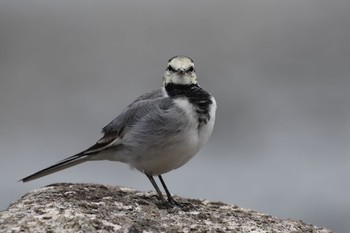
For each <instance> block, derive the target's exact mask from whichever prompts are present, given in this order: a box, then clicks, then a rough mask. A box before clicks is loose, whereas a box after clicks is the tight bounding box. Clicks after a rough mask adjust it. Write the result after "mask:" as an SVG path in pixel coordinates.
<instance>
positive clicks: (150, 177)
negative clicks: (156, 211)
mask: <svg viewBox="0 0 350 233" xmlns="http://www.w3.org/2000/svg"><path fill="white" fill-rule="evenodd" d="M145 175H146V176H147V177H148V179H149V180H150V181H151V183H152V185H153V187H154V188H155V190H156V191H157V193H158V196H159V198H160V199H161V200H162V202H164V204H166V205H167V206H168V207H173V204H172V203H170V202H167V201H166V200H165V198H164V197H163V194H162V192H161V191H160V189H159V188H158V185H157V183H156V181H155V180H154V178H153V176H150V175H148V174H145ZM166 192H167V194H168V192H169V191H168V190H166Z"/></svg>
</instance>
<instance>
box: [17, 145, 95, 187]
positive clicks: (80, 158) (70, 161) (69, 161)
mask: <svg viewBox="0 0 350 233" xmlns="http://www.w3.org/2000/svg"><path fill="white" fill-rule="evenodd" d="M84 152H85V151H83V152H81V153H79V154H76V155H73V156H71V157H68V158H66V159H64V160H61V161H59V162H58V163H56V164H54V165H52V166H50V167H48V168H45V169H43V170H41V171H38V172H36V173H34V174H32V175H30V176H27V177H25V178H23V179H21V180H19V181H22V182H27V181H31V180H35V179H38V178H40V177H43V176H46V175H49V174H51V173H54V172H58V171H61V170H63V169H66V168H69V167H72V166H74V165H77V164H79V163H83V162H86V161H87V160H89V159H88V157H89V156H88V155H86V154H85V153H84Z"/></svg>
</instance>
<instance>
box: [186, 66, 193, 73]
mask: <svg viewBox="0 0 350 233" xmlns="http://www.w3.org/2000/svg"><path fill="white" fill-rule="evenodd" d="M186 71H187V72H193V71H194V68H193V66H191V67H190V68H188V69H187V70H186Z"/></svg>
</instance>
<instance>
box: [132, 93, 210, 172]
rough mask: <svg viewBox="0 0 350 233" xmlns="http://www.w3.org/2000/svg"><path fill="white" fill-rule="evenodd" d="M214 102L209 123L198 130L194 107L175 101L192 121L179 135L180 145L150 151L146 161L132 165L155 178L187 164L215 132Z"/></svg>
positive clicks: (135, 162)
mask: <svg viewBox="0 0 350 233" xmlns="http://www.w3.org/2000/svg"><path fill="white" fill-rule="evenodd" d="M212 101H213V104H212V105H211V109H210V119H209V121H208V122H207V124H203V125H202V126H201V127H200V128H198V119H197V116H195V115H194V114H193V111H192V110H191V108H192V105H191V104H190V103H189V102H188V101H187V100H175V102H176V104H177V105H178V106H180V107H181V108H183V109H184V110H185V111H186V114H187V117H189V119H190V121H189V125H188V126H189V127H188V130H186V131H185V132H183V133H182V134H180V135H179V138H181V139H180V140H179V143H176V144H173V145H171V146H169V147H167V148H163V149H162V150H159V148H155V151H152V150H151V151H148V152H147V155H145V154H144V155H143V156H142V157H143V158H144V159H139V160H137V161H134V162H133V164H131V165H132V166H133V167H135V168H136V169H138V170H140V171H141V172H145V173H147V174H150V175H154V176H155V175H160V174H163V173H166V172H169V171H171V170H174V169H177V168H179V167H181V166H183V165H184V164H185V163H187V162H188V161H189V160H190V159H192V158H193V157H194V156H195V155H196V153H197V152H198V151H199V150H200V149H201V148H202V147H203V145H204V144H205V143H206V142H207V141H208V139H209V137H210V135H211V133H212V131H213V127H214V122H215V111H216V102H215V99H214V98H212Z"/></svg>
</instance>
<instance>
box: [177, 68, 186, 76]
mask: <svg viewBox="0 0 350 233" xmlns="http://www.w3.org/2000/svg"><path fill="white" fill-rule="evenodd" d="M177 73H178V74H179V75H184V74H185V70H184V69H178V70H177Z"/></svg>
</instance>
